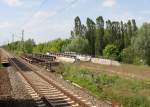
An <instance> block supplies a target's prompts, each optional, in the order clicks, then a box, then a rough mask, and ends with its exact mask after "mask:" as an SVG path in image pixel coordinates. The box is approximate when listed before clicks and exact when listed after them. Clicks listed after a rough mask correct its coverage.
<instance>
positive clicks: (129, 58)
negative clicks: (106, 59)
mask: <svg viewBox="0 0 150 107" xmlns="http://www.w3.org/2000/svg"><path fill="white" fill-rule="evenodd" d="M133 58H134V55H133V52H132V50H131V48H124V49H123V50H122V52H121V59H122V61H123V62H125V63H130V64H131V63H133Z"/></svg>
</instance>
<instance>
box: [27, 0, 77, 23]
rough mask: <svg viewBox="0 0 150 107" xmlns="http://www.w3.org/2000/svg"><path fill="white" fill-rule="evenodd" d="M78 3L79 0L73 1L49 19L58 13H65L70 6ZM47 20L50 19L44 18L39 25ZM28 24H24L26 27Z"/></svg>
mask: <svg viewBox="0 0 150 107" xmlns="http://www.w3.org/2000/svg"><path fill="white" fill-rule="evenodd" d="M78 1H79V0H73V1H71V2H70V3H69V4H68V5H67V6H65V7H62V8H60V9H58V10H57V11H56V14H54V15H53V16H51V18H52V17H54V16H56V15H57V14H60V13H62V12H64V11H66V10H67V9H68V8H70V7H72V6H73V5H74V4H75V3H77V2H78ZM37 12H38V11H37ZM35 14H36V13H35ZM48 18H50V17H47V18H45V19H44V20H43V21H41V22H40V23H39V24H42V23H44V21H46V20H47V19H48ZM29 22H30V21H29ZM29 22H28V23H29ZM28 23H26V25H27V24H28Z"/></svg>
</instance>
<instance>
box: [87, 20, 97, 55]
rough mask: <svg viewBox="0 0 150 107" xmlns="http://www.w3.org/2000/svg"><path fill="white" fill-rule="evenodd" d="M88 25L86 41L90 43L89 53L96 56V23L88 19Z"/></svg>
mask: <svg viewBox="0 0 150 107" xmlns="http://www.w3.org/2000/svg"><path fill="white" fill-rule="evenodd" d="M86 24H87V33H86V39H87V40H88V42H89V53H90V55H92V56H95V31H96V27H95V23H94V22H93V21H92V20H91V19H90V18H87V21H86Z"/></svg>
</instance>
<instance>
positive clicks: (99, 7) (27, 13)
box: [0, 0, 150, 45]
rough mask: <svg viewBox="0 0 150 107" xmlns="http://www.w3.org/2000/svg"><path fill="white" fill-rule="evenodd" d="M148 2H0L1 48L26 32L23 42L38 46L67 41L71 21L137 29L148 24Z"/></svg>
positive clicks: (72, 0)
mask: <svg viewBox="0 0 150 107" xmlns="http://www.w3.org/2000/svg"><path fill="white" fill-rule="evenodd" d="M149 4H150V0H0V45H1V44H4V43H8V41H9V42H10V41H11V40H12V33H14V34H15V40H19V39H20V35H21V30H22V29H24V30H25V39H28V38H33V39H35V41H36V42H37V43H40V42H46V41H49V40H52V39H55V38H59V37H60V38H68V37H69V36H70V30H72V29H73V23H74V18H75V17H76V16H79V17H80V18H81V21H82V23H85V22H86V18H87V17H90V18H91V19H93V20H95V19H96V17H98V16H103V17H104V19H105V20H107V19H111V20H118V21H120V20H123V21H124V22H126V21H127V20H128V19H133V18H134V19H136V21H137V25H138V26H141V25H142V23H143V22H150V7H149Z"/></svg>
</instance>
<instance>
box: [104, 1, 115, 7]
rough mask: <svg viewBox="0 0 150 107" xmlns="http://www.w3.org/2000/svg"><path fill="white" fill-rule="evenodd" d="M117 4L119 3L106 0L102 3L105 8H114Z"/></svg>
mask: <svg viewBox="0 0 150 107" xmlns="http://www.w3.org/2000/svg"><path fill="white" fill-rule="evenodd" d="M116 3H117V1H116V0H104V1H103V3H102V6H103V7H113V6H115V5H116Z"/></svg>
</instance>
